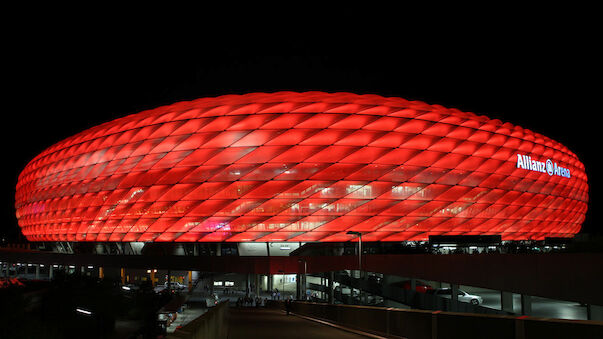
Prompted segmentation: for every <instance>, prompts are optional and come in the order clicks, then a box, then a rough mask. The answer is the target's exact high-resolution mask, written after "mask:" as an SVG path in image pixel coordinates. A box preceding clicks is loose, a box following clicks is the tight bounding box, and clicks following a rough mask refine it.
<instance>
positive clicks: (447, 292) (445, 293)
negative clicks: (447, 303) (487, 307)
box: [434, 288, 484, 305]
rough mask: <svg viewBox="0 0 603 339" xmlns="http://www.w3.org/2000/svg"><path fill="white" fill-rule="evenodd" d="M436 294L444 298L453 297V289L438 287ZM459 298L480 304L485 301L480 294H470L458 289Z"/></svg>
mask: <svg viewBox="0 0 603 339" xmlns="http://www.w3.org/2000/svg"><path fill="white" fill-rule="evenodd" d="M434 294H435V295H437V296H440V297H442V298H446V299H450V298H451V297H452V289H451V288H438V289H437V290H435V292H434ZM458 299H459V301H462V302H466V303H471V304H473V305H480V304H482V303H483V302H484V299H483V298H482V297H480V296H479V295H473V294H469V293H467V292H465V291H463V290H458Z"/></svg>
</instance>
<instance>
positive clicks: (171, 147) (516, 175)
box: [15, 92, 588, 243]
mask: <svg viewBox="0 0 603 339" xmlns="http://www.w3.org/2000/svg"><path fill="white" fill-rule="evenodd" d="M82 110H83V111H85V107H82ZM15 201H16V210H17V219H18V223H19V226H20V228H21V230H22V232H23V234H24V235H25V236H26V238H27V239H28V240H29V241H45V242H60V241H68V242H72V241H74V242H197V243H198V242H239V243H240V242H346V241H355V240H356V239H357V238H356V236H355V235H354V234H353V232H359V233H361V234H362V237H363V241H370V242H404V241H425V240H428V239H429V237H430V236H442V235H444V236H463V235H496V236H500V237H501V239H502V240H507V241H512V240H543V239H545V238H547V237H561V238H569V237H573V236H574V235H575V234H576V233H578V232H579V230H580V228H581V224H582V222H583V221H584V217H585V213H586V211H587V203H588V183H587V177H586V174H585V169H584V165H583V164H582V163H581V162H580V160H579V159H578V158H577V156H576V155H575V154H574V153H572V152H571V151H570V150H569V149H568V148H566V147H565V146H563V145H561V144H560V143H558V142H556V141H554V140H551V139H550V138H547V137H546V136H543V135H540V134H538V133H534V132H532V131H530V130H527V129H524V128H521V127H519V126H515V125H513V124H511V123H509V122H502V121H499V120H493V119H490V118H487V117H485V116H480V115H476V114H474V113H468V112H462V111H459V110H457V109H449V108H445V107H442V106H439V105H429V104H426V103H423V102H418V101H408V100H404V99H401V98H392V97H382V96H378V95H357V94H351V93H323V92H305V93H296V92H277V93H250V94H245V95H225V96H220V97H215V98H202V99H197V100H193V101H187V102H179V103H175V104H173V105H169V106H164V107H159V108H156V109H152V110H148V111H143V112H140V113H136V114H132V115H129V116H125V117H123V118H119V119H117V120H113V121H110V122H107V123H104V124H101V125H99V126H96V127H92V128H90V129H88V130H85V131H83V132H81V133H79V134H76V135H74V136H72V137H70V138H67V139H65V140H63V141H61V142H59V143H57V144H55V145H53V146H51V147H49V148H48V149H46V150H45V151H44V152H42V153H41V154H39V155H38V156H36V157H35V158H34V159H33V160H31V162H29V164H28V165H27V166H26V167H25V168H24V169H23V171H22V172H21V174H20V175H19V179H18V183H17V189H16V197H15ZM349 232H352V233H349Z"/></svg>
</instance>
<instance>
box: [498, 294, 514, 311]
mask: <svg viewBox="0 0 603 339" xmlns="http://www.w3.org/2000/svg"><path fill="white" fill-rule="evenodd" d="M500 309H501V311H505V312H509V313H513V293H511V292H505V291H500Z"/></svg>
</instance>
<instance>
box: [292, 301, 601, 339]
mask: <svg viewBox="0 0 603 339" xmlns="http://www.w3.org/2000/svg"><path fill="white" fill-rule="evenodd" d="M292 312H294V313H296V314H299V315H304V316H308V317H312V318H317V319H321V320H325V321H328V322H332V323H335V324H338V325H341V326H344V327H348V328H351V329H356V330H360V331H365V332H369V333H373V334H376V335H381V336H386V337H393V338H396V337H404V338H413V339H415V338H416V339H447V338H451V339H452V338H461V337H462V338H468V339H470V338H476V339H482V338H492V339H497V338H500V339H508V338H517V339H519V338H526V339H529V338H603V322H602V321H582V320H556V319H555V320H553V319H538V318H525V317H514V316H504V315H486V314H467V313H455V312H440V311H434V312H432V311H422V310H402V309H393V308H381V307H369V306H350V305H331V304H319V303H309V302H294V303H293V305H292Z"/></svg>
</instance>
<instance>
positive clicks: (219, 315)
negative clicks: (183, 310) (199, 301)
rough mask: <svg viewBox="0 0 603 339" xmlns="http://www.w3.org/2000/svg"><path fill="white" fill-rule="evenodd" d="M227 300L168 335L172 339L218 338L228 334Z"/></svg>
mask: <svg viewBox="0 0 603 339" xmlns="http://www.w3.org/2000/svg"><path fill="white" fill-rule="evenodd" d="M227 314H228V301H225V302H221V303H219V304H218V305H217V306H216V307H213V308H211V309H210V310H209V311H207V312H205V313H203V314H202V315H201V316H200V317H198V318H197V319H195V320H193V321H191V322H190V323H188V324H187V325H185V326H183V327H182V328H180V329H178V330H176V332H174V333H172V334H170V335H168V338H173V339H177V338H178V339H185V338H186V339H214V338H215V339H220V338H226V337H227V336H228V320H227Z"/></svg>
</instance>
